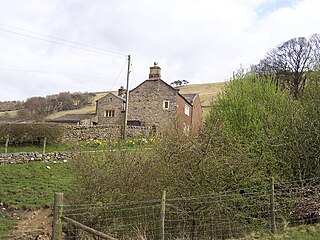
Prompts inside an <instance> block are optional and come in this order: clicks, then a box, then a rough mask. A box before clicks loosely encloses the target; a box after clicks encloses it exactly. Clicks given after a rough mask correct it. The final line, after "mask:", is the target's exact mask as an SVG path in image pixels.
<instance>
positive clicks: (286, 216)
mask: <svg viewBox="0 0 320 240" xmlns="http://www.w3.org/2000/svg"><path fill="white" fill-rule="evenodd" d="M63 216H64V217H66V218H70V219H73V220H74V221H76V222H78V223H81V224H83V225H85V226H86V227H88V228H90V229H94V231H96V232H100V233H103V234H105V238H103V237H101V238H100V237H99V236H98V235H96V234H94V232H92V231H91V232H88V231H86V230H84V229H83V228H82V227H81V226H80V227H79V226H75V225H74V224H70V223H69V222H68V224H66V225H65V226H64V231H65V234H66V239H133V240H134V239H177V240H178V239H185V240H191V239H201V240H202V239H203V240H207V239H231V238H240V237H243V236H245V235H247V234H249V233H251V232H253V231H255V232H274V231H276V230H277V229H278V230H279V229H283V228H285V227H290V226H296V225H301V224H314V223H318V222H319V221H320V178H319V179H308V180H303V181H296V182H283V183H282V182H275V183H274V182H270V184H269V185H265V186H259V187H255V188H247V189H240V190H235V191H226V192H221V193H216V194H212V195H203V196H194V197H185V198H169V199H165V198H163V199H162V200H161V199H159V200H152V201H142V202H127V203H109V204H103V203H97V204H87V205H86V204H83V205H63ZM65 222H66V221H65ZM79 236H81V237H82V238H79Z"/></svg>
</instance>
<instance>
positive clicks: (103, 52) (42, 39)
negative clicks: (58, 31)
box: [0, 24, 124, 58]
mask: <svg viewBox="0 0 320 240" xmlns="http://www.w3.org/2000/svg"><path fill="white" fill-rule="evenodd" d="M0 25H3V24H0ZM0 31H2V32H7V33H11V34H15V35H19V36H23V37H28V38H32V39H36V40H40V41H45V42H50V43H53V44H58V45H63V46H67V47H71V48H75V49H80V50H83V51H88V52H93V53H97V54H102V55H108V56H111V57H118V58H124V56H122V55H120V54H115V53H111V52H109V51H107V50H104V49H100V48H96V47H91V46H88V45H85V44H81V43H76V42H72V41H68V40H64V39H62V38H61V39H59V38H57V37H51V36H49V35H43V34H40V33H34V34H37V35H39V36H44V37H50V38H54V39H57V40H59V41H65V42H69V43H72V44H76V45H78V46H74V45H70V44H65V43H63V42H58V41H53V40H48V39H44V38H39V37H35V36H31V35H28V34H24V33H19V32H15V31H11V30H7V29H2V28H0ZM23 31H26V32H30V33H32V32H31V31H27V30H23ZM81 46H82V47H81ZM84 47H87V48H84ZM89 48H92V49H96V50H92V49H89Z"/></svg>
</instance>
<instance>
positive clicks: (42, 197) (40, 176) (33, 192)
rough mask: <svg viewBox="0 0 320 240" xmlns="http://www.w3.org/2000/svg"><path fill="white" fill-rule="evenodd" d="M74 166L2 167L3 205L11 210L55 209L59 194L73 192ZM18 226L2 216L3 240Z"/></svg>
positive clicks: (0, 230) (0, 190)
mask: <svg viewBox="0 0 320 240" xmlns="http://www.w3.org/2000/svg"><path fill="white" fill-rule="evenodd" d="M70 164H71V163H70V162H68V163H56V164H54V163H43V162H34V163H25V164H12V165H0V183H1V184H0V202H1V203H3V207H5V208H6V209H9V210H15V209H39V208H42V207H45V206H52V204H53V199H54V193H55V192H63V193H68V192H70V191H72V181H73V171H72V170H71V168H70ZM47 167H49V168H50V169H48V168H47ZM15 224H16V221H15V220H13V219H11V218H10V217H8V216H6V215H5V214H1V213H0V239H4V238H5V237H6V236H8V234H9V233H10V232H11V231H12V229H13V228H14V226H15Z"/></svg>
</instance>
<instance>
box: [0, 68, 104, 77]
mask: <svg viewBox="0 0 320 240" xmlns="http://www.w3.org/2000/svg"><path fill="white" fill-rule="evenodd" d="M0 70H4V71H12V72H27V73H45V74H67V75H68V74H108V73H94V72H82V73H80V72H73V73H71V72H49V71H40V70H26V69H13V68H5V67H0Z"/></svg>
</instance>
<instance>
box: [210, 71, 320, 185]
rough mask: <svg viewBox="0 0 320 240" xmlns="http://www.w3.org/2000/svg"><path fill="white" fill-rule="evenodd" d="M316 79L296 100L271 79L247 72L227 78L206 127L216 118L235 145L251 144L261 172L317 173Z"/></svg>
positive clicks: (278, 174)
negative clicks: (224, 87) (227, 80)
mask: <svg viewBox="0 0 320 240" xmlns="http://www.w3.org/2000/svg"><path fill="white" fill-rule="evenodd" d="M319 89H320V88H319V78H318V77H316V76H315V77H314V81H313V82H310V83H309V84H308V85H307V86H306V87H305V89H304V92H303V94H302V96H301V98H300V99H293V98H292V97H291V95H290V94H289V93H288V92H286V91H277V89H276V86H275V84H274V83H273V82H272V80H271V79H266V78H257V77H254V76H252V75H250V74H248V75H242V76H241V77H239V78H236V79H234V80H232V81H231V82H230V83H229V84H228V85H227V87H226V89H225V92H224V93H222V94H221V96H220V97H219V98H218V100H217V101H216V102H215V103H214V104H213V105H212V107H211V110H210V113H209V115H208V117H207V119H206V121H205V128H206V129H210V125H211V124H213V123H214V122H215V121H221V122H222V126H223V128H224V129H225V131H226V132H227V133H228V135H229V136H230V137H231V138H234V139H236V142H237V143H238V144H240V147H241V148H242V147H243V148H245V149H250V152H251V154H254V156H255V158H256V159H257V162H258V163H259V164H257V165H256V169H257V170H259V171H262V172H264V173H265V175H266V176H270V175H273V176H276V177H277V178H278V179H286V180H298V179H305V178H310V177H316V176H317V172H319V170H320V165H319V152H318V149H319V147H318V146H319V136H320V135H319V117H320V115H319V109H320V104H319V101H320V97H319V94H317V93H319Z"/></svg>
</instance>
